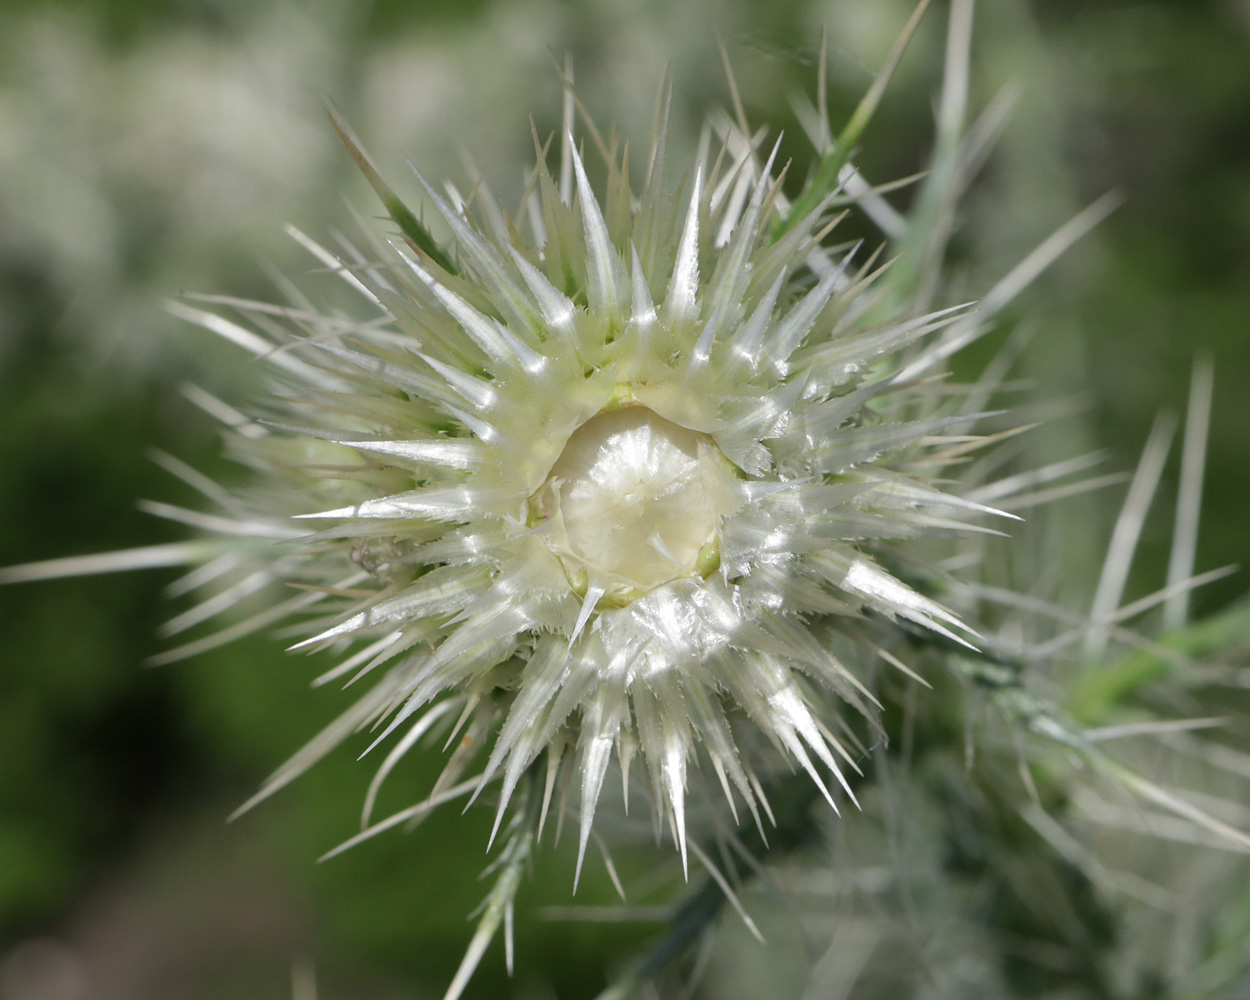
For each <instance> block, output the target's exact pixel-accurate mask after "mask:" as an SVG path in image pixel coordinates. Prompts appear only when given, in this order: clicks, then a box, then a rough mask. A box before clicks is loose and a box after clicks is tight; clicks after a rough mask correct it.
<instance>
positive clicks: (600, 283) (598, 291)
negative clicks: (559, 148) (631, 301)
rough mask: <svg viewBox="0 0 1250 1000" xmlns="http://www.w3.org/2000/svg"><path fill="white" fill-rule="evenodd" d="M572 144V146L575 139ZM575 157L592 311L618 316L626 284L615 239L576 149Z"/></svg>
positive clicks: (574, 167)
mask: <svg viewBox="0 0 1250 1000" xmlns="http://www.w3.org/2000/svg"><path fill="white" fill-rule="evenodd" d="M569 141H570V143H571V142H572V139H571V138H570V140H569ZM572 156H573V170H574V172H575V174H576V175H577V197H578V201H579V203H580V204H581V209H582V230H583V233H584V236H585V239H586V256H587V261H586V264H587V268H586V272H587V273H586V282H587V286H588V287H587V289H586V295H587V298H588V300H589V302H590V307H591V308H592V309H594V310H595V311H596V312H602V313H605V314H607V315H608V316H609V317H613V316H618V315H620V313H621V308H620V305H621V299H622V292H623V290H624V284H625V282H624V276H623V274H622V267H621V260H620V256H619V254H617V252H616V248H615V247H614V246H613V245H612V237H611V235H610V234H609V233H608V227H607V224H606V223H605V222H604V221H603V213H602V212H601V211H600V210H599V202H598V201H597V200H596V198H595V192H594V190H593V189H592V188H591V186H590V180H589V179H588V178H587V177H586V168H585V167H583V166H582V158H581V157H580V156H579V155H578V154H577V150H576V149H573V150H572Z"/></svg>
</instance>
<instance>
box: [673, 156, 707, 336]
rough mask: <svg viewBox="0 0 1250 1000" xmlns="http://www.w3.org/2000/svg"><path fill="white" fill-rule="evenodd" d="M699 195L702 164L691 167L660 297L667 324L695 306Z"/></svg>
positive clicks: (681, 320) (680, 320)
mask: <svg viewBox="0 0 1250 1000" xmlns="http://www.w3.org/2000/svg"><path fill="white" fill-rule="evenodd" d="M702 198H703V167H702V165H700V166H699V167H697V168H696V169H695V173H694V187H693V189H692V190H691V192H690V207H689V208H688V209H687V211H686V221H685V223H684V224H683V226H682V230H681V239H680V240H679V242H678V244H677V258H676V260H675V261H674V262H673V275H672V278H671V279H670V280H669V285H668V292H667V293H666V294H665V296H664V318H665V321H666V322H667V323H669V324H670V325H677V324H679V323H686V322H689V321H690V320H691V319H693V318H694V316H695V315H696V314H697V312H698V308H699V208H700V202H701V201H702Z"/></svg>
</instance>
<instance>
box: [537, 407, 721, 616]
mask: <svg viewBox="0 0 1250 1000" xmlns="http://www.w3.org/2000/svg"><path fill="white" fill-rule="evenodd" d="M731 480H732V473H731V472H730V471H729V467H728V463H727V462H726V461H725V459H724V456H722V455H721V453H720V450H719V449H718V448H717V447H716V445H715V444H714V443H713V441H712V439H711V438H710V437H708V436H707V435H706V434H700V433H698V432H696V431H691V430H687V429H686V428H685V427H680V426H678V425H677V424H674V423H672V422H671V421H668V420H665V419H664V418H663V417H661V416H659V415H658V414H656V413H654V412H653V411H651V410H649V409H647V408H646V407H645V406H630V407H626V408H625V409H621V410H613V411H608V412H604V413H600V414H599V415H598V416H596V417H593V418H592V419H590V420H589V421H587V422H586V423H585V424H583V425H582V426H581V427H579V428H578V429H577V430H576V431H575V432H574V433H573V435H572V436H571V437H570V438H569V440H568V443H567V444H566V445H565V447H564V451H563V452H562V453H561V455H560V458H559V459H558V460H557V461H556V463H555V465H554V466H553V467H552V469H551V474H550V476H549V477H548V479H547V482H546V483H545V484H544V485H543V487H542V489H540V490H539V491H538V493H537V494H535V497H534V503H535V505H536V511H535V512H536V513H537V514H538V515H539V516H540V517H542V518H544V519H546V520H548V521H549V522H550V524H549V526H548V535H547V537H548V544H550V545H551V547H552V549H553V550H554V551H555V553H556V554H557V555H558V556H559V557H560V559H561V562H562V563H563V564H564V567H565V570H566V571H567V572H568V574H569V578H570V580H571V581H572V583H573V585H574V587H575V588H576V589H577V590H578V591H580V592H582V593H585V591H586V590H587V589H588V588H594V589H596V590H600V591H602V592H603V594H604V595H605V599H606V600H607V601H608V602H616V603H622V602H625V601H629V600H632V599H633V598H635V597H637V596H639V595H640V594H642V593H645V592H646V591H648V590H651V589H653V588H655V587H658V586H660V585H661V584H664V583H667V582H669V581H670V580H674V579H678V578H680V577H686V576H694V575H696V574H698V575H707V574H708V573H710V572H711V571H712V570H713V569H715V568H716V565H717V563H718V561H719V557H718V546H717V529H718V527H719V525H720V519H721V516H722V515H723V514H724V513H726V510H725V506H726V503H725V498H726V497H727V496H729V494H730V493H731V489H730V488H727V482H729V481H731Z"/></svg>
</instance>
